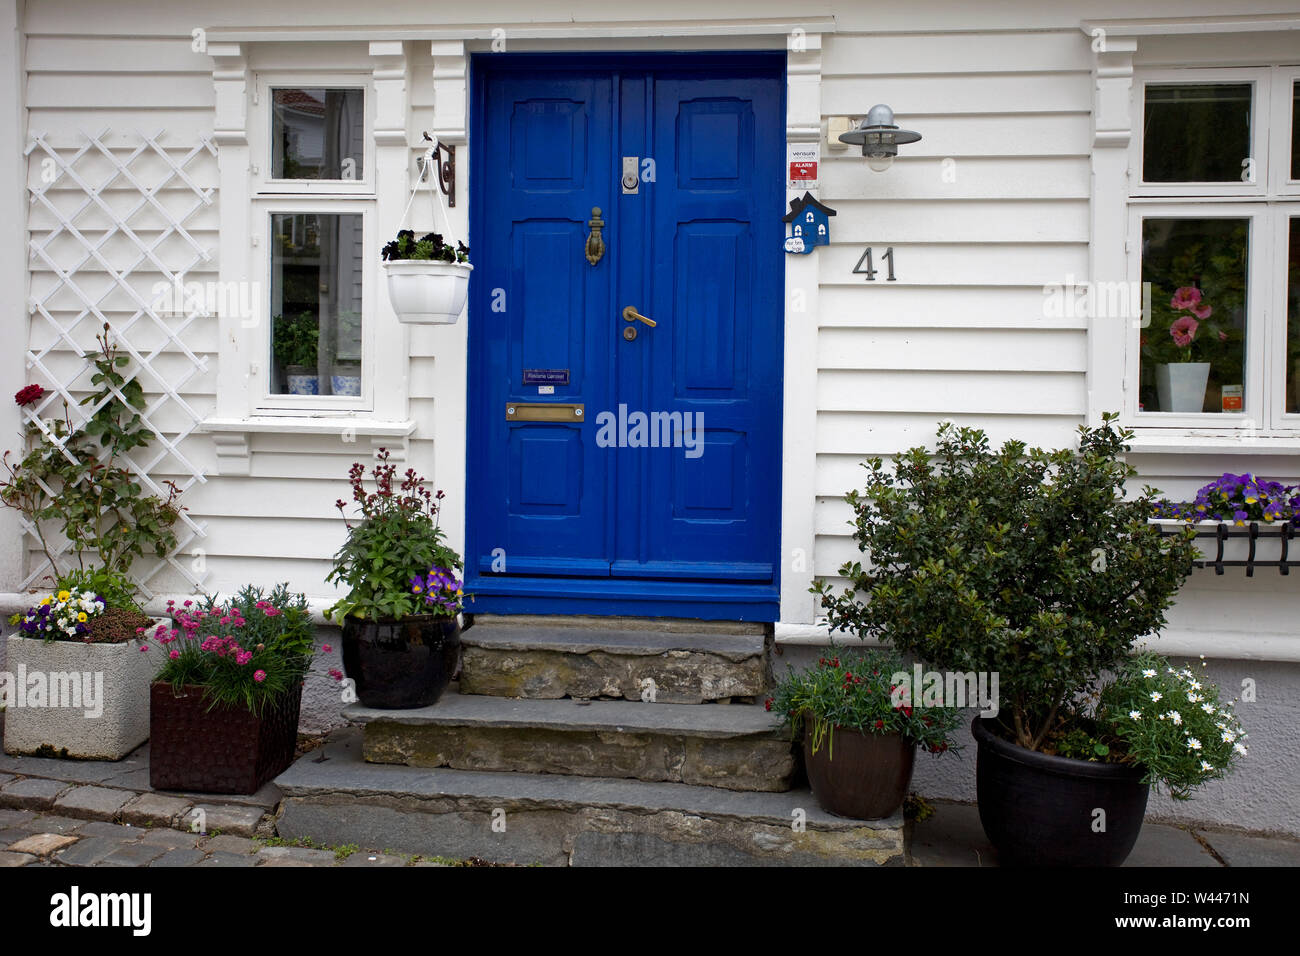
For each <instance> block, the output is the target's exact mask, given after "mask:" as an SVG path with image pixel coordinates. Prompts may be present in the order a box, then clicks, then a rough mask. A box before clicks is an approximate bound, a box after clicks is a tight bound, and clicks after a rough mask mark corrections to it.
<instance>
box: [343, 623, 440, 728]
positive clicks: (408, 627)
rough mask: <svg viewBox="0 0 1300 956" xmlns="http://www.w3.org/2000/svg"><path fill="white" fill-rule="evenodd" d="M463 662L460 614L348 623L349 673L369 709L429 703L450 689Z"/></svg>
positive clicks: (345, 654)
mask: <svg viewBox="0 0 1300 956" xmlns="http://www.w3.org/2000/svg"><path fill="white" fill-rule="evenodd" d="M459 661H460V624H459V623H457V621H456V618H454V617H446V616H441V615H433V614H418V615H412V616H411V617H404V618H401V619H400V620H395V621H394V620H390V621H367V620H362V619H360V618H354V617H349V618H347V619H346V620H345V621H344V622H343V672H344V673H345V674H346V675H347V676H348V677H350V678H351V679H352V680H353V682H354V684H355V687H356V692H357V700H359V701H360V702H361V703H362V704H363V705H364V706H366V707H376V708H381V709H384V710H406V709H409V708H412V707H428V706H429V705H430V704H433V703H436V702H437V700H438V698H439V697H441V696H442V692H443V691H444V690H446V689H447V684H448V683H450V682H451V679H452V677H453V676H454V675H455V673H456V666H457V664H458V663H459Z"/></svg>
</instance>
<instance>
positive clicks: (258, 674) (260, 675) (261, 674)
mask: <svg viewBox="0 0 1300 956" xmlns="http://www.w3.org/2000/svg"><path fill="white" fill-rule="evenodd" d="M253 680H255V681H257V682H258V683H259V684H260V683H262V681H264V680H266V671H253Z"/></svg>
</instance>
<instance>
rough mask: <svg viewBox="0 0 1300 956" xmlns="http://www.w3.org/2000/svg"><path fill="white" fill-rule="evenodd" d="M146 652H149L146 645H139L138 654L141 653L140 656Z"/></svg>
mask: <svg viewBox="0 0 1300 956" xmlns="http://www.w3.org/2000/svg"><path fill="white" fill-rule="evenodd" d="M148 650H149V645H148V644H141V645H140V653H141V654H143V653H145V652H146V651H148Z"/></svg>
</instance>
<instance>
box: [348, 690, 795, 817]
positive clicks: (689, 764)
mask: <svg viewBox="0 0 1300 956" xmlns="http://www.w3.org/2000/svg"><path fill="white" fill-rule="evenodd" d="M343 715H344V717H345V718H346V719H347V720H348V721H349V722H351V723H358V724H364V725H365V734H364V740H365V751H364V756H365V759H366V760H368V761H370V762H372V763H387V764H404V765H406V766H411V767H451V768H452V769H456V770H487V771H511V772H516V773H551V774H567V775H572V776H582V777H613V778H620V779H621V778H629V777H630V778H635V779H637V780H650V781H663V782H672V783H687V784H696V785H700V786H710V787H721V788H723V789H727V790H760V791H773V792H775V791H781V790H787V789H789V787H790V781H791V778H792V777H793V776H794V751H793V748H792V746H791V742H790V735H789V732H788V731H785V730H782V729H781V727H780V722H779V721H778V720H776V719H774V715H773V714H770V713H767V712H766V711H765V710H764V709H763V708H762V707H760V706H757V705H753V704H732V705H730V706H727V705H722V704H714V705H712V706H707V707H705V706H697V705H692V704H643V703H632V702H628V701H612V700H595V701H578V700H521V699H516V700H511V699H508V698H501V697H481V696H475V695H467V694H458V693H455V688H454V687H453V688H450V689H449V691H448V693H446V694H444V695H443V697H442V699H441V700H439V701H438V703H437V704H435V705H433V706H432V707H422V708H418V709H414V710H374V709H371V708H367V707H363V706H361V705H359V704H351V705H349V706H348V707H346V708H344V711H343Z"/></svg>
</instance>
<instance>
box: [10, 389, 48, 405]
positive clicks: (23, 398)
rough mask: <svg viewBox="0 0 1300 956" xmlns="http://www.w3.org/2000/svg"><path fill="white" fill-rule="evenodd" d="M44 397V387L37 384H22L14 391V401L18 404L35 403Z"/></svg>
mask: <svg viewBox="0 0 1300 956" xmlns="http://www.w3.org/2000/svg"><path fill="white" fill-rule="evenodd" d="M44 397H45V389H43V388H42V387H41V386H39V385H24V386H23V387H22V388H20V389H18V391H17V392H15V393H14V401H15V402H17V403H18V405H19V406H24V405H35V404H36V403H37V402H39V401H40V400H41V399H42V398H44Z"/></svg>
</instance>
